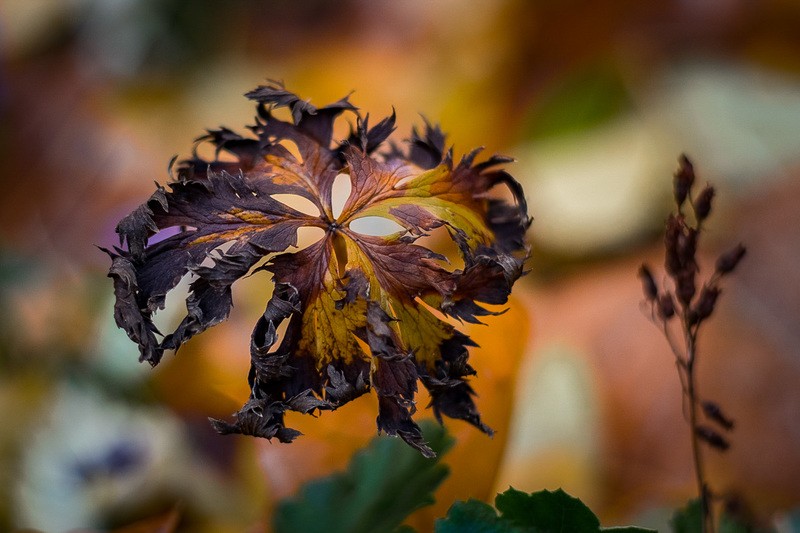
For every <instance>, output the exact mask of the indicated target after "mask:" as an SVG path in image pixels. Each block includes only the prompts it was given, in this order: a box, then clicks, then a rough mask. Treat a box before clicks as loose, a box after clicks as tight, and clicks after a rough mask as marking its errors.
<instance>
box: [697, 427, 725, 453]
mask: <svg viewBox="0 0 800 533" xmlns="http://www.w3.org/2000/svg"><path fill="white" fill-rule="evenodd" d="M694 432H695V434H696V435H697V436H698V437H700V438H701V439H702V440H704V441H706V442H707V443H708V444H710V445H711V446H712V447H713V448H716V449H718V450H720V451H722V452H724V451H725V450H727V449H728V448H730V447H731V444H730V443H729V442H728V441H727V439H725V437H723V436H722V435H720V434H719V433H717V432H716V431H714V430H713V429H711V428H710V427H708V426H697V427H696V428H695V430H694Z"/></svg>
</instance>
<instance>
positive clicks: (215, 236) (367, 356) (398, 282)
mask: <svg viewBox="0 0 800 533" xmlns="http://www.w3.org/2000/svg"><path fill="white" fill-rule="evenodd" d="M247 96H248V97H249V98H250V99H252V100H255V101H256V102H257V105H258V117H257V122H256V124H255V125H253V126H251V127H250V130H251V131H252V133H253V136H248V137H245V136H240V135H239V134H237V133H234V132H233V131H231V130H228V129H225V128H223V129H219V130H213V131H209V132H208V135H206V136H204V137H202V138H201V140H203V141H209V142H211V143H212V144H213V145H214V146H215V147H216V151H217V154H219V153H220V152H225V153H226V154H227V155H228V156H232V157H228V158H226V160H224V161H223V160H220V159H219V158H215V159H214V160H211V161H207V160H205V159H203V158H201V157H199V156H197V155H196V154H195V156H194V157H193V158H192V159H189V160H186V161H183V162H182V163H180V165H179V166H178V168H177V179H176V180H175V181H173V182H172V183H170V184H169V185H168V187H169V190H166V189H165V188H163V187H161V186H159V187H158V189H157V190H156V192H155V193H154V194H153V195H152V196H151V197H150V199H149V200H148V201H147V202H146V203H145V204H143V205H142V206H141V207H139V208H138V209H136V210H135V211H134V212H133V213H131V214H130V215H128V216H127V217H126V218H124V219H123V220H122V221H121V222H120V223H119V226H118V227H117V232H118V233H119V235H120V242H121V246H123V245H125V244H127V248H126V249H124V248H116V250H115V251H114V252H111V251H108V253H109V254H110V255H111V257H112V259H113V262H112V267H111V270H110V272H109V276H110V277H112V278H113V280H114V286H115V293H116V298H117V301H116V307H115V317H116V320H117V324H118V325H119V326H120V327H121V328H124V329H125V331H126V332H127V333H128V336H129V337H130V338H131V339H132V340H133V341H135V342H136V343H138V345H139V349H140V353H141V357H140V359H141V360H144V361H148V362H149V363H151V364H152V365H156V364H157V363H158V362H159V361H160V359H161V357H162V354H163V352H164V350H169V349H172V350H177V349H178V348H179V347H180V346H181V345H182V344H183V343H184V342H186V341H187V340H188V339H189V338H191V337H192V336H194V335H196V334H198V333H200V332H202V331H203V330H205V329H206V328H208V327H210V326H213V325H215V324H218V323H219V322H221V321H223V320H225V319H226V318H227V316H228V313H229V311H230V308H231V305H232V295H231V285H232V284H233V283H234V282H235V281H236V280H238V279H239V278H241V277H242V276H244V275H245V274H247V273H248V272H251V271H252V270H253V269H254V267H256V264H257V263H258V262H259V261H261V260H262V259H263V258H267V261H266V262H265V263H264V264H263V265H262V266H260V267H258V268H256V270H265V271H268V272H270V273H271V274H272V281H273V283H274V289H273V291H272V296H271V298H270V299H269V301H268V303H267V306H266V310H265V312H264V314H263V316H262V317H261V318H260V319H259V320H258V322H257V323H256V326H255V329H254V331H253V335H252V339H251V345H250V352H251V363H252V364H251V370H250V375H249V382H250V386H251V390H252V393H251V396H250V398H249V400H248V402H247V403H246V404H245V406H244V407H243V408H242V409H241V410H240V411H239V412H238V413H236V415H235V420H234V421H233V422H224V421H219V420H215V421H212V423H213V425H214V427H215V428H216V429H217V430H218V431H220V432H222V433H231V432H233V433H244V434H249V435H255V436H259V437H266V438H272V437H276V438H278V439H279V440H280V441H282V442H289V441H291V440H292V439H294V438H295V437H296V436H297V435H298V432H297V431H295V430H292V429H289V428H286V427H285V426H284V413H285V412H286V411H287V410H294V411H300V412H305V413H308V412H312V411H315V410H332V409H335V408H337V407H339V406H341V405H343V404H345V403H347V402H349V401H350V400H352V399H354V398H356V397H358V396H360V395H361V394H364V393H365V392H367V391H369V390H370V389H374V390H375V392H376V393H377V395H378V400H379V413H378V420H377V424H378V429H379V430H382V431H386V432H387V433H389V434H392V435H398V436H400V437H402V438H403V439H404V440H405V441H406V442H407V443H408V444H410V445H411V446H413V447H415V448H417V449H418V450H420V451H421V452H422V453H423V454H425V455H432V454H433V452H432V451H431V450H430V448H429V447H428V446H427V445H426V444H425V442H424V441H423V439H422V435H421V433H420V430H419V427H418V426H417V424H416V423H415V422H414V421H413V420H412V418H411V415H412V414H413V413H414V411H415V405H414V395H415V392H416V390H417V381H418V380H420V381H422V383H423V385H425V387H426V388H427V389H428V391H429V392H430V395H431V398H432V401H431V406H432V408H433V412H434V414H435V416H436V417H437V418H438V419H439V420H440V421H441V416H442V415H446V416H449V417H453V418H459V419H463V420H466V421H468V422H470V423H471V424H473V425H475V426H477V427H478V428H480V429H481V430H482V431H485V432H487V433H491V430H490V429H489V428H488V427H487V426H485V425H484V424H483V423H482V422H481V419H480V417H479V415H478V412H477V409H476V407H475V405H474V403H473V400H472V396H473V391H472V389H471V387H470V386H469V384H468V383H467V382H466V380H465V377H466V376H468V375H471V374H474V373H475V371H474V370H473V369H472V367H470V365H469V364H468V363H467V358H468V352H467V348H468V347H469V346H474V343H473V342H472V341H471V340H470V339H469V337H467V336H466V335H464V334H463V333H461V332H460V331H458V330H457V329H456V328H455V327H454V326H453V325H452V324H450V323H449V322H447V321H445V320H442V319H440V317H439V316H437V312H438V313H441V314H443V315H445V316H449V317H454V318H456V319H458V320H461V321H467V322H478V321H479V318H480V317H481V316H486V315H491V314H496V313H495V312H493V311H490V310H488V309H486V308H485V307H483V306H482V305H481V304H482V303H484V304H503V303H505V302H506V301H507V297H508V295H509V293H510V291H511V287H512V285H513V284H514V282H515V281H516V280H517V278H519V277H520V275H521V274H522V271H523V262H524V260H525V259H526V257H527V248H526V246H525V244H524V234H525V231H526V229H527V228H528V226H529V225H530V219H529V217H528V215H527V207H526V203H525V200H524V197H523V193H522V189H521V187H520V185H519V184H518V183H517V182H516V181H515V180H514V179H513V178H512V177H511V176H510V175H509V174H508V173H506V172H505V171H503V170H502V169H500V168H499V167H500V165H502V164H504V163H507V162H509V161H510V160H509V159H508V158H505V157H499V156H494V157H491V158H489V159H487V160H485V161H483V162H480V163H475V162H474V161H475V157H476V156H477V154H478V152H479V150H474V151H472V152H470V153H469V154H467V155H465V156H464V157H463V158H462V159H461V160H460V162H458V163H457V164H456V163H454V161H453V156H452V150H445V144H444V143H445V138H444V134H443V133H442V132H441V130H439V128H438V127H434V126H431V125H430V124H427V123H426V125H425V129H424V131H423V132H422V134H419V133H418V132H417V131H416V130H414V131H413V134H412V138H411V140H410V146H409V148H408V150H407V151H401V150H400V149H398V148H397V147H395V146H394V145H391V146H390V147H389V148H388V149H384V150H381V148H382V147H383V143H384V141H385V140H386V139H387V138H388V137H389V135H390V134H391V133H392V132H393V131H394V122H395V117H394V115H392V116H391V117H388V118H385V119H383V120H382V121H380V122H378V123H377V124H376V125H375V126H373V127H369V125H368V117H367V118H363V119H362V117H361V116H360V115H359V114H358V112H357V110H356V108H355V107H354V106H353V105H352V104H351V103H350V102H349V100H348V98H343V99H341V100H339V101H338V102H335V103H333V104H331V105H328V106H325V107H321V108H316V107H314V106H312V105H311V104H310V103H308V102H307V101H304V100H301V99H300V98H299V97H298V96H296V95H295V94H293V93H291V92H289V91H287V90H285V89H284V88H283V86H282V85H280V84H275V83H271V84H269V85H265V86H262V87H259V88H257V89H256V90H254V91H252V92H250V93H248V94H247ZM282 107H285V108H288V109H289V110H290V111H291V117H292V118H291V120H289V121H284V120H280V119H278V118H277V117H276V116H275V115H274V111H275V110H276V109H277V108H282ZM343 113H349V114H351V115H352V116H354V118H355V119H356V126H355V127H353V126H352V125H351V133H350V136H349V138H348V139H347V140H346V141H343V142H333V141H332V135H333V125H334V121H335V120H336V118H337V117H339V116H340V115H342V114H343ZM231 159H233V160H232V161H231ZM340 174H345V175H347V176H348V177H349V180H350V183H351V186H352V189H351V193H350V196H349V198H347V200H346V202H345V204H344V207H343V208H342V210H341V213H339V214H337V215H335V214H334V211H333V207H332V186H333V183H334V180H335V179H336V177H337V176H338V175H340ZM495 187H500V188H505V189H506V195H505V197H501V196H498V195H495V194H493V190H494V189H495ZM285 194H291V195H297V196H300V197H302V198H305V199H306V200H308V201H310V202H311V203H312V204H313V205H314V206H315V210H316V211H317V212H315V213H313V214H306V213H303V212H300V211H298V210H296V209H294V208H292V207H290V206H289V205H287V204H285V203H283V202H282V201H281V200H280V198H281V197H280V196H279V195H285ZM508 199H510V200H511V201H510V202H509V201H508ZM372 216H379V217H385V218H388V219H390V220H392V221H394V222H396V223H397V224H399V225H400V226H401V227H402V228H403V230H402V231H399V232H398V233H395V234H392V235H386V236H371V235H365V234H362V233H359V232H357V231H355V230H354V229H353V228H352V227H351V222H353V221H354V220H357V219H359V218H363V217H372ZM301 227H316V228H321V229H322V230H324V236H323V237H322V238H321V239H320V240H319V241H317V242H315V243H314V244H311V245H310V246H308V247H306V248H304V249H299V250H297V249H296V250H294V251H292V250H289V249H290V248H292V247H296V246H297V231H298V229H299V228H301ZM169 228H173V231H174V228H178V230H177V233H176V234H173V235H172V236H169V237H167V238H165V239H163V240H161V241H159V242H156V243H155V244H148V239H149V238H150V237H151V236H153V235H154V234H156V233H158V232H160V231H163V230H167V229H169ZM439 228H443V229H444V230H446V233H447V234H448V235H449V237H450V239H452V241H453V242H454V243H455V244H456V245H457V248H458V250H459V251H460V256H461V260H463V263H464V266H463V268H452V267H450V266H449V262H448V261H447V258H446V257H444V256H443V255H440V254H437V253H435V252H434V251H432V250H431V249H429V248H427V247H425V246H422V245H420V244H417V243H415V241H417V240H418V239H419V238H420V237H423V236H427V235H428V234H429V232H431V231H433V230H436V229H439ZM187 273H190V274H192V277H193V281H192V283H191V289H190V293H189V296H188V297H187V300H186V306H187V314H186V316H185V317H184V319H183V320H182V322H181V323H180V324H179V325H178V327H177V329H176V330H175V331H173V332H172V333H169V334H168V335H166V336H164V337H163V339H161V340H159V339H158V336H159V333H158V331H156V328H155V327H154V326H153V322H152V315H153V313H154V312H156V310H158V309H161V308H163V307H164V301H165V297H166V294H167V292H169V291H170V290H171V289H172V288H174V287H175V285H176V284H177V283H178V281H179V280H180V279H181V277H182V276H184V275H185V274H187ZM281 323H285V324H286V325H287V327H286V331H285V333H284V334H283V335H282V336H279V334H278V333H277V332H278V327H279V325H281ZM279 337H281V338H279Z"/></svg>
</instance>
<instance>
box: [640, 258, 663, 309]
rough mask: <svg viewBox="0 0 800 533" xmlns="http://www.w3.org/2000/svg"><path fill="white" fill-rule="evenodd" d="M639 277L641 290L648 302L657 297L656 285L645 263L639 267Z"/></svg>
mask: <svg viewBox="0 0 800 533" xmlns="http://www.w3.org/2000/svg"><path fill="white" fill-rule="evenodd" d="M639 277H640V278H642V290H643V291H644V296H645V298H647V300H648V301H650V302H651V301H653V300H655V299H656V298H657V297H658V286H657V285H656V280H655V279H654V278H653V274H652V272H650V268H649V267H648V266H647V265H642V266H641V267H639Z"/></svg>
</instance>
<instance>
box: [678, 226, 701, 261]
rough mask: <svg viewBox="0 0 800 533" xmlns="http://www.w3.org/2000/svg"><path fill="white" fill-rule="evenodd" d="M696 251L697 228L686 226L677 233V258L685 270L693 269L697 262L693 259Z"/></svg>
mask: <svg viewBox="0 0 800 533" xmlns="http://www.w3.org/2000/svg"><path fill="white" fill-rule="evenodd" d="M696 253H697V230H696V229H695V228H689V227H687V228H686V231H683V232H681V233H679V234H678V259H679V260H680V262H681V266H682V268H683V269H686V270H695V269H696V267H697V262H696V261H695V259H694V256H695V254H696Z"/></svg>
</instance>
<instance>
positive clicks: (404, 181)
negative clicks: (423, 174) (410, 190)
mask: <svg viewBox="0 0 800 533" xmlns="http://www.w3.org/2000/svg"><path fill="white" fill-rule="evenodd" d="M417 176H419V174H409V175H408V176H406V177H404V178H401V179H399V180H398V181H397V182H396V183H395V184H394V185H393V186H392V189H394V190H399V189H405V188H406V184H407V183H408V182H410V181H411V180H413V179H414V178H416V177H417Z"/></svg>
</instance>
